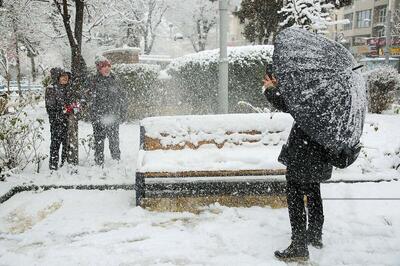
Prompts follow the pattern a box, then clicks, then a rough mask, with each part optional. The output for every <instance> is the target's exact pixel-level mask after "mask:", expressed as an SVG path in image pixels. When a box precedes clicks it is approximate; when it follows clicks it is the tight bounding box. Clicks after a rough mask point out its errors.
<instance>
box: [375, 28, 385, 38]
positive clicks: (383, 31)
mask: <svg viewBox="0 0 400 266" xmlns="http://www.w3.org/2000/svg"><path fill="white" fill-rule="evenodd" d="M383 36H385V28H384V27H382V28H381V29H378V30H377V31H376V37H383Z"/></svg>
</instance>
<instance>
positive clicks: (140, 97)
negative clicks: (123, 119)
mask: <svg viewBox="0 0 400 266" xmlns="http://www.w3.org/2000/svg"><path fill="white" fill-rule="evenodd" d="M113 72H114V73H115V75H116V76H117V77H118V78H119V79H120V80H121V82H122V84H123V85H124V86H126V87H125V89H126V91H127V95H128V104H129V107H128V115H127V116H128V120H132V119H139V118H143V117H145V116H149V115H153V114H155V113H156V112H157V109H156V108H157V105H156V104H155V102H157V97H159V95H158V93H157V90H156V88H157V82H156V81H157V77H158V75H159V72H160V67H159V66H158V65H148V64H116V65H114V66H113Z"/></svg>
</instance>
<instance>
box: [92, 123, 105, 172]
mask: <svg viewBox="0 0 400 266" xmlns="http://www.w3.org/2000/svg"><path fill="white" fill-rule="evenodd" d="M92 126H93V137H94V161H95V162H96V164H97V165H103V163H104V139H105V138H106V132H105V127H104V125H102V124H101V123H93V124H92Z"/></svg>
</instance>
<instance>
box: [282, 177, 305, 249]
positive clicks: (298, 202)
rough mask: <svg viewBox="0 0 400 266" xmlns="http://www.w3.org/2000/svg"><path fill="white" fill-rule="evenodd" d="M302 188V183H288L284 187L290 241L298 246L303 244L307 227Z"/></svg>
mask: <svg viewBox="0 0 400 266" xmlns="http://www.w3.org/2000/svg"><path fill="white" fill-rule="evenodd" d="M302 186H303V185H302V183H295V182H290V181H289V182H287V187H286V196H287V203H288V211H289V219H290V226H291V228H292V241H294V242H296V243H299V244H305V239H306V227H307V220H306V219H307V218H306V210H305V207H304V192H303V190H302Z"/></svg>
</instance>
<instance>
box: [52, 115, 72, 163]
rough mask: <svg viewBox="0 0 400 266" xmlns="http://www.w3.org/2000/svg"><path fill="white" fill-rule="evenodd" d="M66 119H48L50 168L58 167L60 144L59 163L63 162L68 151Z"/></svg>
mask: <svg viewBox="0 0 400 266" xmlns="http://www.w3.org/2000/svg"><path fill="white" fill-rule="evenodd" d="M67 124H68V121H67V120H66V119H62V120H55V121H50V134H51V142H50V158H49V168H50V169H51V170H57V169H58V162H59V159H60V157H59V152H60V146H61V144H62V153H61V164H64V162H65V160H66V159H67V153H68V145H67V141H68V139H67V138H68V125H67Z"/></svg>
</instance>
